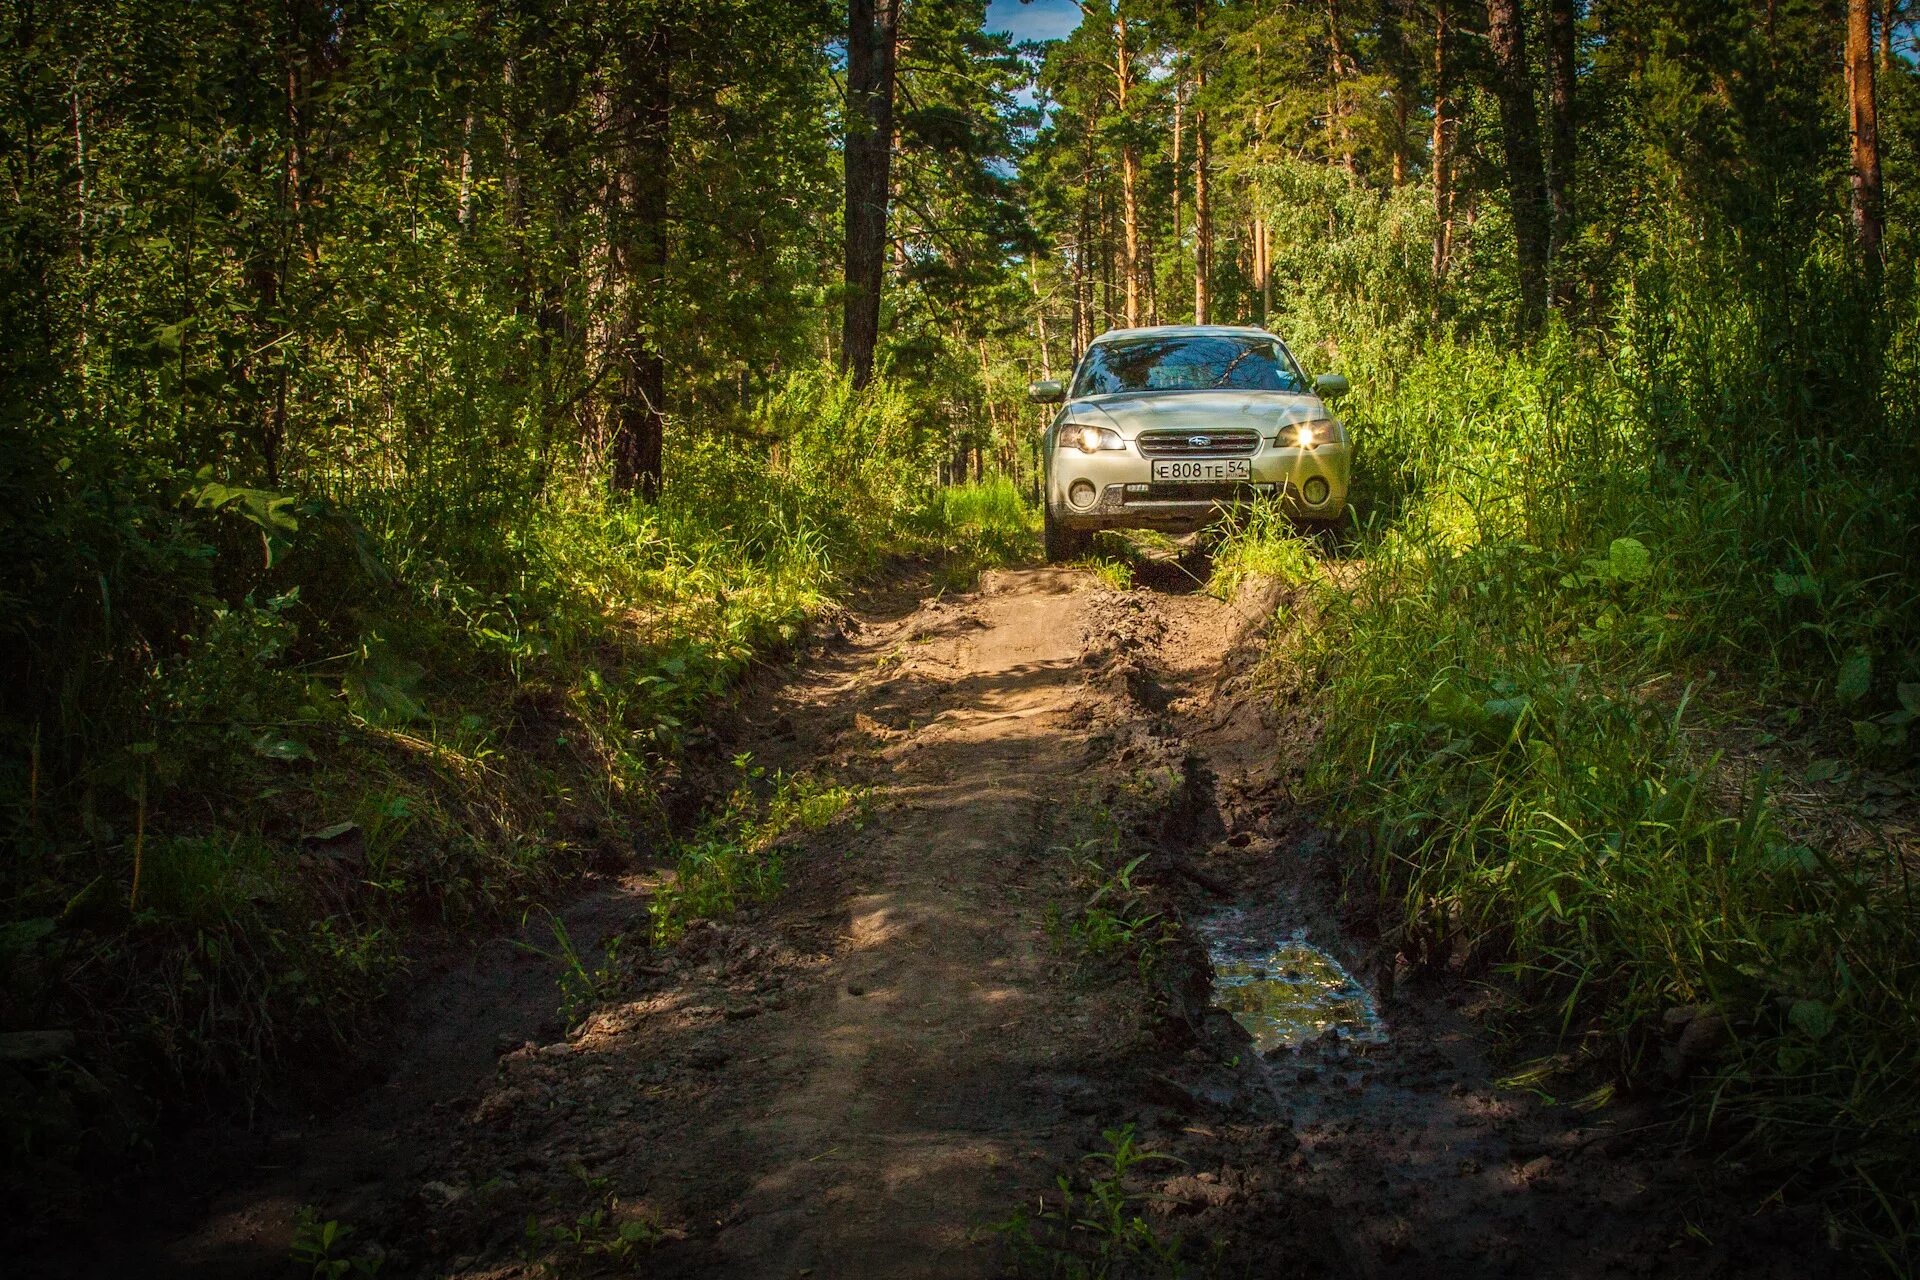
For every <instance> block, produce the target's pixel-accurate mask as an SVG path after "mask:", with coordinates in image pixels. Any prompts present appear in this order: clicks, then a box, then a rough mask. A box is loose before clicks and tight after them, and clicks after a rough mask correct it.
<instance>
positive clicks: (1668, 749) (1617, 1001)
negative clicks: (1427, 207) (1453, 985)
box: [1216, 297, 1920, 1267]
mask: <svg viewBox="0 0 1920 1280" xmlns="http://www.w3.org/2000/svg"><path fill="white" fill-rule="evenodd" d="M1720 301H1722V302H1724V301H1725V300H1724V299H1723V300H1720ZM1663 305H1667V306H1670V307H1672V308H1673V310H1672V311H1671V312H1670V313H1669V314H1668V315H1667V317H1666V318H1665V319H1661V320H1659V321H1658V322H1657V323H1656V322H1654V321H1651V320H1649V321H1646V323H1645V324H1644V325H1640V327H1636V325H1637V324H1639V322H1637V321H1633V320H1631V319H1630V320H1629V322H1628V323H1626V324H1624V325H1623V326H1622V329H1621V332H1620V333H1619V334H1616V335H1614V340H1613V341H1612V342H1611V343H1610V344H1609V346H1608V348H1607V349H1606V350H1605V351H1602V350H1599V349H1596V348H1594V347H1592V346H1587V347H1576V346H1575V345H1574V344H1573V343H1571V342H1570V341H1568V340H1566V339H1565V338H1563V337H1551V338H1549V339H1547V340H1545V341H1543V342H1542V343H1540V344H1539V345H1537V346H1536V347H1534V348H1532V349H1530V350H1502V349H1500V348H1499V347H1497V346H1496V345H1495V344H1493V343H1491V342H1481V343H1463V344H1453V343H1445V344H1439V345H1437V346H1434V347H1431V348H1429V349H1427V350H1425V351H1420V352H1412V351H1408V350H1404V349H1398V350H1390V349H1386V348H1385V347H1378V348H1376V347H1369V346H1367V345H1366V344H1364V343H1351V344H1343V345H1341V346H1340V350H1341V354H1342V361H1343V363H1344V364H1345V366H1346V368H1347V369H1348V371H1349V372H1351V373H1352V374H1353V375H1354V378H1355V382H1356V385H1357V386H1358V387H1359V388H1360V390H1359V391H1358V393H1357V394H1356V396H1355V399H1354V401H1353V402H1351V403H1350V404H1349V405H1347V406H1345V407H1344V409H1343V416H1345V417H1346V418H1347V419H1348V421H1349V422H1350V424H1352V425H1353V427H1354V432H1355V436H1356V439H1357V441H1358V443H1359V447H1360V449H1361V450H1362V457H1361V459H1360V461H1359V463H1358V466H1357V471H1358V473H1359V474H1360V475H1361V476H1362V477H1363V478H1364V479H1363V483H1364V484H1365V485H1366V486H1367V487H1368V488H1367V491H1366V492H1365V495H1364V497H1365V504H1364V506H1363V508H1362V515H1363V524H1362V526H1361V527H1359V528H1358V529H1357V530H1356V531H1355V533H1354V536H1353V538H1352V540H1351V543H1350V545H1349V546H1347V547H1346V548H1345V549H1344V550H1342V551H1341V552H1340V553H1339V554H1338V555H1336V556H1335V557H1334V558H1333V560H1332V561H1330V562H1322V561H1321V560H1319V559H1318V558H1317V557H1315V556H1314V555H1312V554H1310V549H1309V548H1308V547H1307V546H1305V545H1303V544H1301V543H1299V542H1298V541H1297V540H1296V539H1294V538H1293V536H1292V535H1291V533H1290V532H1288V531H1287V529H1286V528H1285V526H1284V524H1283V523H1282V522H1279V521H1274V520H1260V519H1256V520H1254V521H1251V522H1249V523H1247V524H1246V525H1245V526H1244V527H1243V528H1242V529H1241V530H1240V531H1239V532H1238V533H1236V534H1235V535H1233V536H1232V537H1231V538H1230V539H1229V541H1228V542H1227V544H1226V545H1225V547H1224V548H1223V549H1222V552H1221V554H1220V556H1219V559H1218V562H1217V565H1216V575H1217V579H1218V580H1219V581H1220V582H1221V583H1222V584H1223V585H1224V584H1225V583H1226V582H1227V581H1229V580H1230V579H1231V578H1232V577H1233V576H1234V575H1236V574H1238V573H1241V572H1245V571H1248V570H1259V571H1261V572H1266V573H1277V574H1280V575H1282V576H1288V577H1291V578H1292V580H1294V581H1296V582H1299V583H1301V584H1303V585H1304V586H1305V587H1306V591H1305V594H1304V596H1303V605H1304V606H1305V607H1308V608H1310V609H1311V610H1312V611H1313V613H1314V614H1315V615H1316V617H1317V624H1316V625H1314V626H1311V627H1304V628H1298V629H1293V630H1290V631H1288V632H1286V635H1287V637H1288V638H1287V639H1286V640H1285V641H1284V643H1286V644H1288V645H1290V646H1293V647H1292V648H1290V650H1289V651H1288V652H1286V653H1284V654H1280V655H1277V658H1278V659H1279V664H1278V665H1279V666H1280V669H1282V670H1286V671H1289V672H1291V673H1292V676H1293V678H1294V679H1297V680H1298V681H1300V683H1301V686H1302V687H1303V688H1305V689H1309V690H1312V691H1313V692H1312V696H1314V697H1316V698H1317V699H1318V700H1319V701H1320V705H1321V708H1322V712H1323V719H1324V725H1325V731H1324V736H1323V737H1322V739H1321V741H1320V743H1319V745H1318V748H1317V757H1316V761H1315V765H1314V769H1313V773H1312V778H1311V782H1312V787H1313V790H1314V791H1315V793H1316V794H1317V795H1318V797H1319V798H1320V799H1321V800H1323V801H1324V802H1325V803H1326V804H1327V805H1328V807H1329V811H1330V814H1331V816H1332V818H1333V820H1334V821H1335V823H1336V824H1337V825H1339V826H1340V827H1342V828H1344V829H1345V830H1346V831H1347V832H1348V833H1349V834H1350V836H1351V838H1352V839H1353V841H1354V845H1353V847H1354V848H1355V849H1357V850H1359V851H1361V861H1362V862H1363V863H1364V869H1365V872H1366V875H1365V877H1364V879H1365V881H1366V882H1367V883H1368V884H1369V885H1370V886H1371V888H1372V890H1374V891H1377V893H1378V894H1379V895H1380V898H1381V900H1382V903H1383V905H1384V906H1385V907H1386V908H1387V910H1386V913H1385V914H1386V916H1387V918H1388V919H1389V920H1391V921H1397V931H1396V933H1395V934H1394V935H1393V939H1394V940H1396V941H1397V942H1398V945H1399V947H1400V949H1401V951H1402V953H1403V954H1404V955H1405V956H1407V957H1408V958H1409V959H1410V960H1413V961H1415V962H1424V963H1429V964H1448V963H1452V964H1465V965H1469V966H1474V967H1477V968H1482V969H1497V970H1498V971H1500V972H1501V973H1502V974H1504V975H1505V977H1506V978H1507V979H1508V980H1509V981H1510V982H1511V983H1512V984H1513V985H1514V986H1515V987H1516V988H1517V989H1518V990H1519V991H1520V992H1521V993H1522V994H1523V995H1524V996H1525V997H1526V998H1527V1000H1528V1001H1529V1002H1530V1003H1531V1004H1532V1005H1533V1006H1534V1007H1535V1008H1536V1009H1537V1010H1539V1012H1540V1013H1541V1015H1542V1017H1543V1019H1544V1020H1546V1021H1548V1022H1549V1024H1550V1025H1551V1026H1553V1027H1556V1028H1557V1029H1558V1031H1559V1033H1560V1036H1561V1043H1562V1049H1563V1051H1564V1052H1565V1054H1566V1055H1567V1056H1566V1058H1565V1060H1564V1061H1563V1063H1562V1065H1563V1067H1564V1068H1565V1069H1566V1070H1567V1071H1568V1072H1569V1073H1578V1072H1579V1071H1580V1070H1581V1069H1582V1068H1583V1067H1584V1068H1585V1069H1586V1070H1587V1071H1588V1072H1591V1071H1593V1070H1595V1069H1601V1070H1606V1071H1611V1072H1612V1073H1613V1074H1614V1077H1615V1079H1616V1082H1617V1083H1619V1084H1620V1085H1622V1086H1625V1087H1631V1088H1633V1089H1635V1090H1639V1091H1642V1092H1646V1093H1649V1094H1654V1095H1667V1096H1673V1097H1678V1098H1684V1099H1685V1100H1686V1102H1687V1104H1688V1106H1687V1115H1688V1117H1689V1119H1690V1123H1691V1125H1692V1130H1693V1135H1694V1137H1695V1139H1696V1140H1698V1141H1701V1142H1705V1143H1709V1144H1712V1145H1713V1146H1715V1147H1716V1148H1717V1149H1719V1150H1721V1152H1722V1154H1723V1158H1724V1159H1729V1160H1737V1161H1744V1162H1747V1163H1748V1164H1749V1165H1751V1166H1752V1167H1754V1168H1756V1169H1759V1170H1762V1171H1764V1173H1765V1176H1767V1177H1770V1178H1772V1179H1773V1180H1774V1181H1775V1182H1776V1184H1777V1185H1779V1187H1780V1189H1781V1192H1782V1194H1783V1195H1785V1196H1787V1197H1789V1198H1790V1199H1812V1200H1815V1201H1816V1202H1818V1203H1821V1204H1823V1205H1824V1206H1825V1207H1826V1208H1827V1210H1828V1212H1829V1231H1830V1234H1831V1235H1833V1236H1834V1237H1835V1238H1836V1239H1839V1240H1848V1241H1851V1242H1852V1243H1854V1244H1856V1245H1858V1246H1859V1247H1860V1248H1862V1249H1863V1250H1865V1251H1866V1252H1868V1253H1877V1254H1879V1255H1880V1256H1881V1257H1882V1258H1883V1259H1885V1260H1886V1261H1888V1262H1889V1263H1891V1264H1893V1265H1894V1266H1896V1267H1898V1266H1901V1265H1911V1262H1912V1257H1913V1250H1914V1241H1915V1237H1914V1232H1915V1229H1916V1224H1917V1223H1920V1184H1917V1183H1916V1181H1915V1179H1914V1177H1913V1173H1912V1169H1911V1161H1910V1153H1911V1152H1912V1150H1913V1149H1914V1147H1915V1145H1916V1143H1920V1106H1916V1105H1915V1103H1914V1101H1913V1097H1912V1091H1911V1081H1912V1080H1913V1079H1914V1078H1915V1075H1916V1074H1917V1073H1920V1049H1917V1048H1916V1046H1920V914H1917V913H1916V903H1915V900H1914V897H1913V891H1912V883H1911V879H1912V873H1913V871H1914V859H1915V853H1916V851H1915V846H1914V837H1913V832H1912V826H1911V817H1912V798H1913V794H1914V789H1915V777H1916V774H1915V756H1914V742H1913V740H1912V739H1911V738H1910V737H1909V726H1910V725H1911V723H1912V721H1913V719H1914V717H1915V715H1916V713H1920V669H1917V668H1916V667H1915V665H1914V664H1915V654H1916V652H1920V648H1917V647H1916V641H1920V636H1916V634H1915V628H1916V625H1920V608H1916V601H1920V577H1917V576H1916V567H1915V561H1914V559H1913V557H1912V554H1911V552H1912V547H1913V545H1914V544H1913V530H1914V529H1915V528H1916V527H1920V509H1917V508H1916V506H1915V496H1914V494H1913V492H1912V490H1911V486H1910V485H1909V484H1908V483H1907V480H1906V477H1908V476H1911V474H1913V471H1912V466H1913V454H1912V451H1913V447H1914V445H1913V442H1914V441H1915V439H1916V438H1920V432H1917V431H1916V423H1915V421H1914V406H1913V403H1912V398H1911V393H1910V388H1911V386H1912V385H1913V383H1912V379H1911V377H1910V373H1905V372H1902V370H1904V369H1905V366H1906V364H1908V363H1910V362H1911V353H1910V352H1908V351H1907V350H1906V349H1905V348H1904V347H1902V346H1900V345H1899V344H1898V343H1894V344H1892V345H1890V346H1889V347H1888V348H1887V359H1886V363H1885V365H1884V366H1882V367H1878V368H1875V369H1867V368H1865V367H1863V368H1862V369H1860V370H1858V371H1856V372H1858V373H1859V374H1860V375H1861V378H1862V379H1863V381H1860V382H1854V383H1849V382H1848V381H1847V380H1846V379H1845V378H1843V377H1840V375H1839V373H1838V372H1837V371H1835V370H1828V371H1827V373H1828V374H1829V375H1831V378H1830V379H1829V380H1828V381H1826V382H1824V383H1823V384H1822V385H1825V386H1827V387H1828V389H1829V392H1831V393H1835V394H1839V392H1838V391H1836V388H1839V389H1844V407H1843V408H1842V407H1835V406H1828V410H1827V411H1828V412H1833V413H1840V414H1843V415H1844V416H1845V417H1847V419H1848V420H1850V421H1854V422H1857V423H1859V424H1861V426H1860V428H1859V429H1857V430H1847V431H1833V430H1819V431H1813V430H1810V429H1809V427H1808V421H1809V419H1808V416H1807V414H1808V408H1809V406H1808V403H1807V401H1806V397H1807V396H1808V395H1811V394H1813V388H1812V385H1811V383H1812V381H1813V380H1814V379H1816V377H1817V376H1820V375H1818V371H1816V370H1813V369H1809V368H1807V367H1806V366H1804V365H1800V366H1798V367H1795V368H1781V367H1775V366H1774V365H1773V364H1772V363H1771V362H1774V361H1777V360H1778V358H1779V355H1778V346H1777V343H1776V341H1775V340H1774V338H1773V337H1772V336H1771V335H1768V334H1767V333H1766V331H1765V328H1764V325H1763V323H1762V321H1761V318H1760V317H1759V316H1757V315H1755V314H1754V313H1753V312H1751V311H1747V312H1742V311H1740V310H1739V309H1738V308H1731V307H1718V306H1714V305H1709V300H1707V299H1688V298H1685V297H1680V298H1678V299H1668V300H1666V301H1665V302H1664V304H1663ZM1643 319H1644V317H1643ZM1896 366H1897V367H1896ZM1868 375H1877V378H1875V379H1874V380H1864V379H1867V378H1868ZM1796 378H1797V379H1801V380H1802V381H1801V382H1800V384H1799V385H1796ZM1835 813H1838V814H1843V815H1844V816H1845V817H1846V819H1847V821H1845V822H1843V823H1837V822H1832V821H1823V820H1822V815H1823V814H1825V815H1832V814H1835ZM1849 833H1850V834H1849Z"/></svg>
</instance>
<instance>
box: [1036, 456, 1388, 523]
mask: <svg viewBox="0 0 1920 1280" xmlns="http://www.w3.org/2000/svg"><path fill="white" fill-rule="evenodd" d="M1050 461H1051V465H1050V466H1049V467H1048V469H1047V506H1048V509H1049V510H1050V511H1051V512H1052V515H1053V519H1054V521H1055V522H1056V523H1057V524H1060V525H1062V526H1064V527H1066V528H1069V529H1141V528H1146V529H1167V530H1189V529H1197V528H1199V527H1200V526H1202V525H1204V524H1207V523H1208V522H1210V521H1211V520H1213V519H1214V518H1215V517H1216V516H1218V515H1219V513H1220V512H1221V511H1223V510H1225V509H1226V508H1229V507H1232V506H1234V505H1236V504H1238V503H1243V502H1251V501H1254V500H1257V499H1260V498H1274V499H1278V500H1279V501H1280V502H1281V503H1282V504H1283V506H1284V508H1285V510H1286V511H1287V513H1288V514H1289V515H1292V516H1297V517H1301V518H1304V519H1309V520H1333V519H1337V518H1338V517H1339V516H1340V515H1341V513H1342V512H1344V511H1345V510H1346V506H1347V477H1348V474H1349V471H1350V469H1351V466H1352V449H1351V446H1349V445H1348V444H1346V443H1345V442H1344V441H1340V440H1330V441H1326V442H1324V443H1322V444H1318V445H1315V446H1313V447H1312V448H1308V449H1302V448H1298V447H1295V446H1291V445H1285V446H1281V445H1272V444H1269V443H1267V442H1265V441H1262V442H1261V445H1260V448H1259V450H1258V451H1257V452H1255V453H1254V454H1253V455H1251V457H1250V458H1249V461H1250V462H1251V464H1252V465H1251V468H1250V469H1251V471H1252V477H1251V479H1248V480H1237V481H1229V482H1225V483H1200V484H1195V483H1185V482H1182V483H1166V482H1162V483H1155V482H1154V481H1153V480H1152V479H1151V472H1152V466H1151V463H1150V462H1149V460H1148V459H1147V458H1145V457H1143V456H1141V454H1140V452H1139V451H1138V449H1137V447H1136V446H1135V445H1134V444H1133V443H1132V442H1129V443H1128V445H1127V447H1126V448H1125V449H1112V450H1103V451H1101V452H1099V453H1085V452H1082V451H1081V450H1079V449H1055V450H1053V453H1052V457H1051V459H1050ZM1316 478H1317V479H1319V480H1321V481H1324V482H1325V484H1326V494H1325V496H1324V497H1322V498H1321V499H1320V500H1319V501H1318V502H1315V501H1312V500H1310V499H1309V497H1308V494H1309V492H1317V491H1318V489H1319V485H1317V484H1311V483H1310V482H1311V481H1313V480H1315V479H1316ZM1075 481H1086V482H1087V484H1088V485H1090V486H1091V487H1092V493H1091V496H1090V497H1089V496H1088V494H1087V491H1086V490H1085V489H1082V490H1081V491H1080V493H1081V497H1082V498H1083V499H1085V500H1084V501H1081V502H1078V503H1076V502H1074V501H1073V500H1072V495H1073V493H1074V485H1075Z"/></svg>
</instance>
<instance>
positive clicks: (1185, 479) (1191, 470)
mask: <svg viewBox="0 0 1920 1280" xmlns="http://www.w3.org/2000/svg"><path fill="white" fill-rule="evenodd" d="M1153 479H1154V481H1155V482H1156V483H1165V482H1166V481H1169V480H1171V481H1173V482H1175V483H1176V484H1180V483H1186V484H1194V483H1198V484H1206V483H1216V484H1217V483H1219V482H1220V481H1223V480H1251V479H1253V460H1252V459H1251V458H1166V459H1157V460H1155V462H1154V464H1153Z"/></svg>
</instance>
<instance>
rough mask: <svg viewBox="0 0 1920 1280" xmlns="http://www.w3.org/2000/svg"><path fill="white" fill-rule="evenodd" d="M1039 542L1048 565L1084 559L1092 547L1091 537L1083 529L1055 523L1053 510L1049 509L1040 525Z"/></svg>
mask: <svg viewBox="0 0 1920 1280" xmlns="http://www.w3.org/2000/svg"><path fill="white" fill-rule="evenodd" d="M1040 541H1041V544H1042V547H1043V548H1044V550H1045V551H1046V553H1047V563H1048V564H1062V563H1064V562H1066V561H1068V560H1080V559H1083V558H1085V556H1086V554H1087V552H1088V551H1089V550H1091V549H1092V547H1093V535H1092V534H1091V533H1088V532H1087V531H1086V530H1084V529H1069V528H1067V527H1066V526H1065V525H1062V524H1060V523H1058V522H1056V521H1055V520H1054V518H1053V509H1052V508H1051V507H1049V508H1048V509H1047V513H1046V516H1045V519H1044V521H1043V523H1042V525H1041V530H1040Z"/></svg>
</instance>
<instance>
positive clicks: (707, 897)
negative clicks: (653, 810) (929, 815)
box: [647, 757, 866, 946]
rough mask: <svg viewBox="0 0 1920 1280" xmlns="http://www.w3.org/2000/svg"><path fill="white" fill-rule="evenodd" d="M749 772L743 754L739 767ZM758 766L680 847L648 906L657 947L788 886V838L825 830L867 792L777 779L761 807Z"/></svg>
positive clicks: (811, 780)
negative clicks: (694, 924)
mask: <svg viewBox="0 0 1920 1280" xmlns="http://www.w3.org/2000/svg"><path fill="white" fill-rule="evenodd" d="M738 763H739V764H740V766H741V767H742V768H743V769H746V760H745V758H744V757H742V759H741V760H740V761H739V762H738ZM763 776H764V774H763V771H762V770H761V769H759V768H757V767H756V768H751V769H747V776H746V777H745V778H743V779H742V780H741V783H740V785H739V786H737V787H736V788H734V790H733V793H732V794H731V795H730V796H729V797H728V799H727V802H726V804H725V805H724V806H722V807H721V808H720V809H719V810H718V811H717V812H715V813H713V814H712V815H710V816H709V817H708V818H707V820H706V821H705V822H704V823H702V824H701V827H700V829H699V830H698V831H697V832H695V833H694V834H693V836H692V837H690V838H689V839H687V840H684V841H682V842H680V844H679V845H678V846H677V848H676V852H675V858H674V870H673V879H672V882H671V883H669V884H667V885H665V886H663V887H662V888H661V889H659V890H658V891H657V892H656V893H655V894H654V895H653V897H652V899H651V900H650V901H649V902H648V904H647V909H648V911H649V912H650V913H651V914H652V917H653V941H654V944H655V945H656V946H660V945H665V944H668V943H671V942H672V941H674V940H675V939H676V938H678V937H679V936H680V934H681V933H682V932H684V931H685V929H686V927H687V925H689V924H691V923H692V922H693V921H695V920H711V919H719V918H722V917H725V916H727V915H730V914H732V913H733V912H734V911H736V910H738V909H739V908H740V907H741V906H744V905H747V904H750V903H755V902H765V901H766V900H767V899H769V898H771V897H773V896H774V895H775V894H776V893H778V892H779V891H780V889H781V887H782V886H783V885H784V884H785V883H786V871H787V855H788V853H789V851H790V848H789V844H788V842H787V841H786V840H785V839H783V838H784V837H787V836H789V835H793V834H796V833H799V834H812V833H816V832H820V831H824V830H826V829H827V828H828V827H829V826H831V825H833V823H835V822H837V821H839V820H840V818H841V817H842V816H843V815H846V814H847V813H848V812H849V811H853V812H854V813H856V814H857V813H858V812H859V811H860V810H861V809H862V808H863V807H864V805H865V803H866V795H865V793H864V792H863V791H860V790H858V789H856V788H853V787H845V786H837V785H834V784H831V783H828V782H824V781H822V780H820V779H818V778H816V777H814V776H813V775H811V774H805V773H802V774H792V775H787V774H778V775H775V777H774V778H773V779H772V788H773V789H772V794H771V795H770V796H768V797H767V799H766V801H765V803H764V804H762V803H761V802H760V801H759V800H758V799H757V798H756V796H755V794H754V788H753V783H754V782H756V781H758V780H760V779H761V778H762V777H763Z"/></svg>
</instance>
